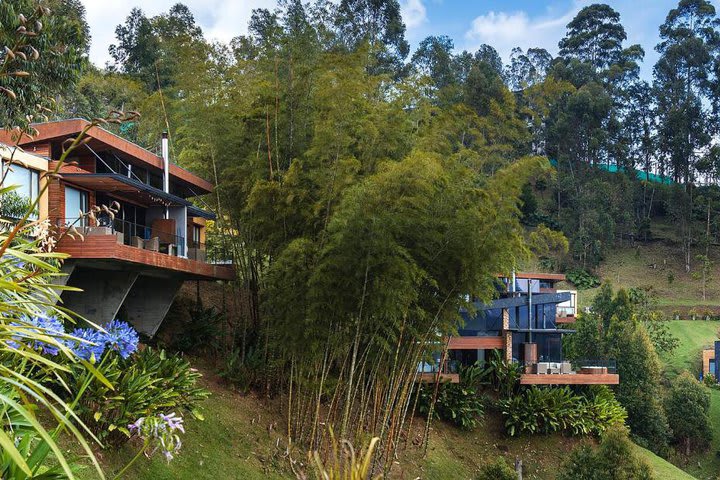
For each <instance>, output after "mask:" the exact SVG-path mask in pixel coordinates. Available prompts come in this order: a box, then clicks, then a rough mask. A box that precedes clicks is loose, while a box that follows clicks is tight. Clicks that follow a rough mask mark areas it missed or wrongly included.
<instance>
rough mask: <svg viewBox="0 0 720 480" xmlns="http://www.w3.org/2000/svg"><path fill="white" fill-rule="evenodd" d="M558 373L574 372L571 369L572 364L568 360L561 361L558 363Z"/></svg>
mask: <svg viewBox="0 0 720 480" xmlns="http://www.w3.org/2000/svg"><path fill="white" fill-rule="evenodd" d="M560 373H562V374H565V375H568V374H571V373H575V372H574V371H573V369H572V364H571V363H570V362H562V363H561V364H560Z"/></svg>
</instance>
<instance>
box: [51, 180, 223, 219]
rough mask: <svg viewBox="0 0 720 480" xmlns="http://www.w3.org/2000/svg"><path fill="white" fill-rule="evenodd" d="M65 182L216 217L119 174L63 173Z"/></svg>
mask: <svg viewBox="0 0 720 480" xmlns="http://www.w3.org/2000/svg"><path fill="white" fill-rule="evenodd" d="M61 176H62V178H63V180H65V181H67V182H69V183H73V184H75V185H79V186H81V187H85V188H87V189H89V190H93V191H97V192H107V193H117V192H120V193H132V194H140V195H142V196H144V197H145V199H146V200H147V201H148V202H149V203H151V204H162V205H179V206H184V207H188V214H190V216H193V217H203V218H207V219H208V220H214V219H215V215H214V214H213V213H211V212H206V211H204V210H201V209H200V208H198V207H196V206H194V205H193V204H192V202H190V201H189V200H185V199H184V198H181V197H178V196H177V195H173V194H172V193H167V192H164V191H163V190H160V189H159V188H155V187H153V186H150V185H147V184H145V183H142V182H140V181H139V180H136V179H134V178H130V177H126V176H125V175H120V174H119V173H62V174H61Z"/></svg>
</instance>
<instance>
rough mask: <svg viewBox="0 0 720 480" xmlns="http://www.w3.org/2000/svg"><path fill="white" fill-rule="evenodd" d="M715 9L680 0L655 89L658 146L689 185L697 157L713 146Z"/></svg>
mask: <svg viewBox="0 0 720 480" xmlns="http://www.w3.org/2000/svg"><path fill="white" fill-rule="evenodd" d="M718 25H720V24H719V23H718V19H717V18H716V16H715V7H714V6H713V5H712V4H711V3H710V2H709V1H707V0H681V1H680V3H679V4H678V6H677V8H674V9H672V10H671V11H670V13H668V16H667V18H666V20H665V23H663V25H662V26H660V38H661V42H660V43H659V44H658V45H657V47H656V50H657V51H658V53H660V59H659V60H658V62H657V64H655V69H654V76H655V81H654V87H655V90H656V98H657V109H658V116H659V120H660V128H659V131H658V137H659V142H658V147H659V151H660V152H661V153H662V155H663V156H664V157H665V158H666V159H667V161H668V164H669V167H670V169H671V172H672V175H673V178H674V179H675V180H676V181H682V182H684V183H685V184H687V183H688V182H690V181H691V180H692V179H693V177H694V174H695V164H696V162H697V160H698V157H699V155H698V153H699V152H702V151H703V150H704V149H706V148H707V147H708V145H709V142H710V139H711V126H712V124H711V122H710V121H708V118H709V112H708V107H707V106H706V105H707V104H711V101H712V99H711V98H710V92H711V90H710V85H711V83H710V82H711V80H712V69H711V66H712V62H713V59H714V58H715V57H716V56H717V53H718V47H720V35H719V34H718Z"/></svg>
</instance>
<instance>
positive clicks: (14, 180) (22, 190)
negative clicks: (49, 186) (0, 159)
mask: <svg viewBox="0 0 720 480" xmlns="http://www.w3.org/2000/svg"><path fill="white" fill-rule="evenodd" d="M1 170H2V173H3V175H4V177H5V182H4V183H3V186H7V187H9V186H11V185H15V186H17V187H18V188H16V189H15V190H13V191H14V192H15V193H17V194H18V195H20V196H21V197H23V198H27V199H28V200H30V201H34V200H35V199H37V196H38V192H39V191H40V174H39V173H38V172H37V171H35V170H31V169H29V168H25V167H23V166H21V165H12V167H8V165H7V164H6V163H3V167H2V169H1Z"/></svg>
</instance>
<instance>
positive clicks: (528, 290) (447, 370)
mask: <svg viewBox="0 0 720 480" xmlns="http://www.w3.org/2000/svg"><path fill="white" fill-rule="evenodd" d="M564 280H565V276H564V275H560V274H544V273H517V274H514V275H513V276H512V277H500V278H499V282H498V283H499V292H498V298H496V299H495V300H494V301H492V302H491V303H489V304H483V303H481V302H474V307H475V311H474V312H472V313H471V312H469V311H466V310H463V311H461V312H460V313H461V315H462V316H463V319H464V325H463V326H462V328H461V329H460V330H459V331H458V336H453V337H450V338H448V339H447V340H446V342H447V351H448V353H447V356H446V359H445V361H444V362H441V363H443V365H442V366H441V368H440V372H439V373H438V371H437V368H433V369H432V370H433V371H427V368H423V369H422V377H423V379H424V380H432V379H434V378H437V376H438V375H439V376H440V377H442V378H445V379H447V380H449V381H452V382H457V381H458V380H459V376H458V374H457V373H456V372H454V371H453V370H457V368H456V367H457V366H458V365H472V364H473V363H475V362H477V361H484V360H489V358H490V354H491V352H492V351H494V350H497V351H501V352H502V355H503V357H504V359H505V360H506V361H508V362H515V363H520V364H522V365H523V368H524V373H523V374H522V376H521V379H520V383H521V384H525V385H531V384H546V385H550V384H552V385H591V384H609V385H612V384H617V383H619V381H620V379H619V376H618V375H617V373H616V372H615V366H614V363H613V362H608V361H603V360H593V359H591V360H585V361H582V362H576V363H575V364H571V363H570V362H568V361H566V360H565V359H564V358H563V350H562V338H563V336H564V335H571V334H573V333H574V330H572V329H570V328H567V325H568V324H572V323H573V322H574V320H575V315H576V314H577V306H576V305H577V303H576V296H577V294H576V292H575V291H573V290H559V289H557V288H556V284H557V283H559V282H561V281H564Z"/></svg>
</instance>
